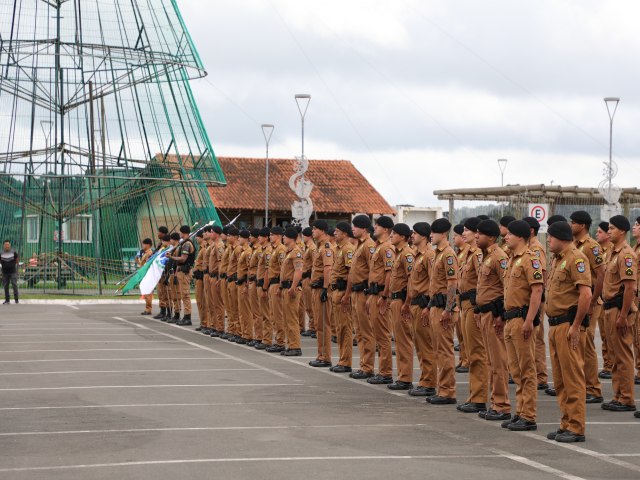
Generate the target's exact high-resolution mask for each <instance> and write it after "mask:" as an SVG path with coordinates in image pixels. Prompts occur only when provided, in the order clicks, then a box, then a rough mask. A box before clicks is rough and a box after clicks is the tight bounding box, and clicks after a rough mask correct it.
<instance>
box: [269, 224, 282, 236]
mask: <svg viewBox="0 0 640 480" xmlns="http://www.w3.org/2000/svg"><path fill="white" fill-rule="evenodd" d="M271 235H284V228H282V227H278V226H275V227H273V228H272V229H271Z"/></svg>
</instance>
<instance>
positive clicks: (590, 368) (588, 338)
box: [549, 305, 602, 397]
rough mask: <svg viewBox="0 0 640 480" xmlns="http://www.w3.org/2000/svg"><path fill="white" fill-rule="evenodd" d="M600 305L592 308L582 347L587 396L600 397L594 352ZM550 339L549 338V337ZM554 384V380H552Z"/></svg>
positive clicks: (600, 387)
mask: <svg viewBox="0 0 640 480" xmlns="http://www.w3.org/2000/svg"><path fill="white" fill-rule="evenodd" d="M601 310H602V305H596V306H595V307H594V308H593V315H592V316H591V318H590V320H589V327H588V328H587V333H586V335H585V345H584V379H585V382H586V385H587V395H593V396H594V397H601V396H602V385H601V384H600V380H599V379H598V352H597V351H596V343H595V336H596V325H597V323H598V320H597V319H598V317H599V316H600V314H601ZM549 339H551V336H549ZM554 382H555V380H554Z"/></svg>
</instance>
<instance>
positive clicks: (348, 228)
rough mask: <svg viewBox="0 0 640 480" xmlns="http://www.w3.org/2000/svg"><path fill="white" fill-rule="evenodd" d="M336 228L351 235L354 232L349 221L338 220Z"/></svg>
mask: <svg viewBox="0 0 640 480" xmlns="http://www.w3.org/2000/svg"><path fill="white" fill-rule="evenodd" d="M336 229H338V230H340V231H341V232H344V233H346V234H347V235H349V236H351V235H352V233H353V232H352V231H351V225H349V224H348V223H347V222H338V223H336Z"/></svg>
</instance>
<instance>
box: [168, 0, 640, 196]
mask: <svg viewBox="0 0 640 480" xmlns="http://www.w3.org/2000/svg"><path fill="white" fill-rule="evenodd" d="M178 5H179V7H180V8H181V11H182V14H183V16H184V20H185V23H186V25H187V28H188V29H189V31H190V33H191V35H192V37H193V40H194V43H195V45H196V48H197V49H198V51H199V53H200V55H201V57H202V60H203V62H204V65H205V68H206V69H207V71H208V73H209V75H208V77H206V79H200V80H196V81H194V82H192V86H193V89H194V92H195V95H196V99H197V101H198V104H199V107H200V110H201V113H202V115H203V118H204V122H205V125H206V128H207V130H208V133H209V136H210V138H211V140H212V143H213V146H214V149H215V151H216V154H217V155H219V156H263V155H264V140H263V138H262V133H261V130H260V124H261V123H273V124H275V126H276V128H275V131H274V134H273V139H272V144H271V155H272V156H273V157H286V158H292V157H294V156H295V155H299V152H300V118H299V114H298V111H297V108H296V105H295V101H294V98H293V96H294V94H295V93H309V94H311V95H312V100H311V104H310V106H309V110H308V113H307V117H306V136H305V138H306V146H305V150H306V155H307V157H308V158H310V159H314V158H317V159H348V160H351V161H352V162H353V163H354V164H355V165H356V167H357V168H358V169H359V170H360V171H361V172H362V173H363V174H364V175H365V176H366V177H367V179H369V181H370V182H371V183H372V184H373V185H374V186H375V187H376V188H377V189H378V190H379V191H380V193H381V194H382V195H383V196H384V197H385V198H386V199H387V200H388V201H389V203H391V204H392V205H395V204H400V203H409V204H414V205H417V206H429V205H435V204H437V203H438V202H437V201H436V199H435V197H434V196H433V190H435V189H449V188H458V187H480V186H496V185H499V184H500V171H499V168H498V163H497V161H496V160H497V159H498V158H507V159H508V160H509V161H508V164H507V169H506V173H505V183H519V184H540V183H546V184H549V183H550V182H551V181H553V182H554V184H556V185H558V184H560V185H580V186H597V184H598V183H599V182H600V181H601V179H602V178H603V162H605V161H607V159H608V148H609V118H608V116H607V111H606V108H605V104H604V101H603V97H605V96H619V97H621V102H620V105H619V108H618V111H617V113H616V116H615V121H614V158H615V159H616V160H617V162H618V166H619V173H618V176H617V178H616V183H618V184H619V185H620V186H623V187H627V186H629V187H630V186H637V185H638V183H639V180H640V169H639V167H640V154H639V152H640V136H639V135H638V133H637V130H638V127H639V126H640V81H639V80H640V75H639V73H640V72H639V69H640V62H638V52H640V35H638V25H639V24H640V3H639V2H635V1H632V0H628V1H616V0H607V1H592V0H574V1H564V0H536V1H528V2H526V1H517V2H516V1H513V0H500V1H484V2H479V1H477V0H428V1H427V0H416V1H412V0H393V1H392V0H387V1H382V0H366V1H361V0H348V1H347V0H337V1H336V0H323V1H320V2H318V1H307V0H242V1H232V0H224V1H223V0H178ZM282 188H288V186H286V185H283V187H282Z"/></svg>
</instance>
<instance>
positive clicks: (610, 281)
mask: <svg viewBox="0 0 640 480" xmlns="http://www.w3.org/2000/svg"><path fill="white" fill-rule="evenodd" d="M625 280H633V282H634V285H635V284H636V282H637V281H638V258H637V257H636V254H635V253H634V252H633V249H632V248H631V247H630V246H629V244H628V243H627V242H624V243H623V244H622V245H620V246H619V247H618V248H615V247H614V248H612V249H611V251H610V256H609V259H608V260H607V269H606V270H605V274H604V286H603V287H602V296H603V297H604V299H605V300H611V299H612V298H613V297H615V296H616V295H618V294H619V293H621V292H622V290H623V286H622V282H623V281H625Z"/></svg>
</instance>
